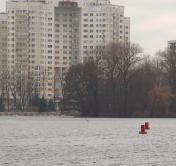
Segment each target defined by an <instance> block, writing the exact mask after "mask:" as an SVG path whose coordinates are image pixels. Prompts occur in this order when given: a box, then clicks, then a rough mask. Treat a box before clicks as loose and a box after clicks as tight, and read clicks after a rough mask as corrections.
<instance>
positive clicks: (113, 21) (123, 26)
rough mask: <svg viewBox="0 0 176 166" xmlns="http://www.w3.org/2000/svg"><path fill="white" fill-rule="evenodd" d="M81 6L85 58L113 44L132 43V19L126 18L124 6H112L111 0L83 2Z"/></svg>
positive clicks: (83, 53)
mask: <svg viewBox="0 0 176 166" xmlns="http://www.w3.org/2000/svg"><path fill="white" fill-rule="evenodd" d="M80 5H82V49H81V52H82V53H81V55H83V57H84V56H86V55H91V54H93V52H94V50H96V49H101V50H102V49H103V47H104V46H105V45H107V44H109V43H111V42H117V41H119V42H124V43H128V42H129V41H130V19H129V18H127V17H125V16H124V7H123V6H119V5H112V4H111V3H110V1H109V0H90V1H86V0H82V1H81V3H80ZM99 47H102V48H99Z"/></svg>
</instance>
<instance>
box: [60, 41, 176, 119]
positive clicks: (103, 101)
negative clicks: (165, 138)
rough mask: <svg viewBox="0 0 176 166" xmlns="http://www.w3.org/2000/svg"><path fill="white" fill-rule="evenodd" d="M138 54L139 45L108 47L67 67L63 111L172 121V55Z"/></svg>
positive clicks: (175, 107)
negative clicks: (81, 61) (168, 118)
mask: <svg viewBox="0 0 176 166" xmlns="http://www.w3.org/2000/svg"><path fill="white" fill-rule="evenodd" d="M100 48H101V47H100ZM140 53H142V49H141V48H140V46H139V45H136V44H132V43H131V44H128V45H126V44H123V43H119V42H118V43H110V44H109V45H107V46H106V47H105V48H104V50H103V51H100V50H95V55H94V56H87V58H86V59H85V61H84V63H83V64H79V65H75V66H72V67H70V69H69V71H68V73H67V75H66V78H65V83H64V88H63V101H62V103H61V106H62V110H63V111H65V110H67V111H68V110H69V111H75V110H77V111H79V113H80V115H81V116H83V117H174V116H175V115H176V51H175V50H174V49H167V50H165V51H163V52H158V53H157V54H156V55H155V56H154V57H150V56H149V57H145V56H142V54H140Z"/></svg>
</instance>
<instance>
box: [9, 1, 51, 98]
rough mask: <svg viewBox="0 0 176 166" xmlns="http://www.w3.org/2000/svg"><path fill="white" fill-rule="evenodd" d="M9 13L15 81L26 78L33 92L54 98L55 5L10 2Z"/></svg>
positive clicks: (13, 79) (12, 65)
mask: <svg viewBox="0 0 176 166" xmlns="http://www.w3.org/2000/svg"><path fill="white" fill-rule="evenodd" d="M7 13H8V22H9V24H8V29H9V35H8V47H9V53H8V54H9V66H10V68H9V69H10V73H11V75H12V77H14V78H12V81H15V79H17V78H18V77H23V76H25V77H26V78H25V80H26V81H28V82H26V85H27V84H28V83H31V86H32V87H31V88H32V89H33V90H32V92H33V93H37V94H39V95H40V96H41V97H42V96H44V97H45V98H53V93H54V89H53V85H54V34H53V33H54V24H53V13H54V12H53V6H52V5H50V4H46V3H44V2H33V1H29V2H27V1H24V2H21V1H9V2H7ZM16 82H17V81H16Z"/></svg>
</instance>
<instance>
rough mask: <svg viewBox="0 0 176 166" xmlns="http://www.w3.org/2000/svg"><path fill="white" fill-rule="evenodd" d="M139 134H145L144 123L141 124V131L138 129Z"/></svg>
mask: <svg viewBox="0 0 176 166" xmlns="http://www.w3.org/2000/svg"><path fill="white" fill-rule="evenodd" d="M139 134H147V132H146V131H145V125H141V131H139Z"/></svg>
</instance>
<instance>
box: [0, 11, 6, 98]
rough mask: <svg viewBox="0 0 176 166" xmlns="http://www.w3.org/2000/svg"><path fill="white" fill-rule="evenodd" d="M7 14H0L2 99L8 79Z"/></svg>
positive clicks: (0, 80) (0, 91)
mask: <svg viewBox="0 0 176 166" xmlns="http://www.w3.org/2000/svg"><path fill="white" fill-rule="evenodd" d="M7 24H8V23H7V14H6V13H0V97H2V98H3V97H4V95H5V91H6V86H5V85H6V80H7V79H8V66H7V62H8V59H7V35H8V31H7Z"/></svg>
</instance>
